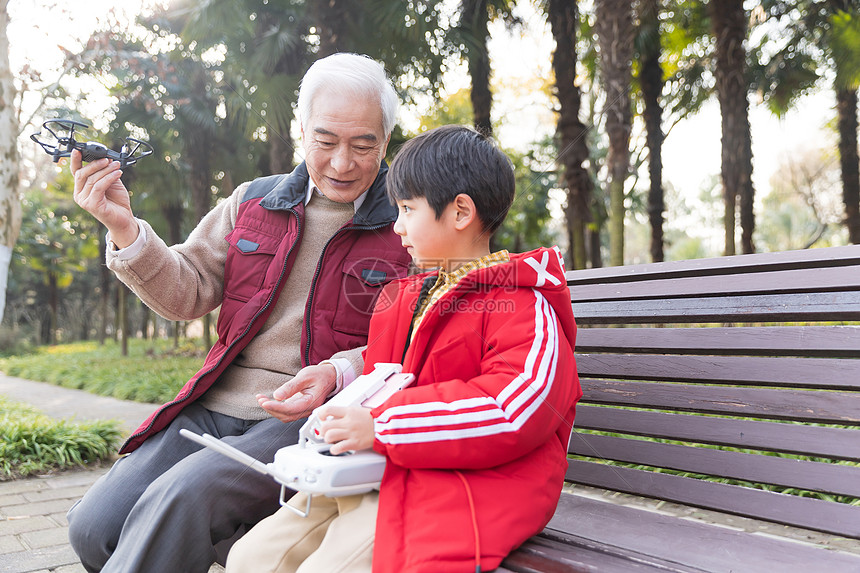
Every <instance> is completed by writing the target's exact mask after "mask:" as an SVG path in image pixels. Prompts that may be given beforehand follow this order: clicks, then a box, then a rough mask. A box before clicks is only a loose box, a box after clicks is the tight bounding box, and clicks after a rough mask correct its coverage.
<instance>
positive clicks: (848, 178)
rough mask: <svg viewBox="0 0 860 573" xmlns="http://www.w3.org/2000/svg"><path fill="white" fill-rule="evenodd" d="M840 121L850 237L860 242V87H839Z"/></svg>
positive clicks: (841, 156)
mask: <svg viewBox="0 0 860 573" xmlns="http://www.w3.org/2000/svg"><path fill="white" fill-rule="evenodd" d="M836 113H837V118H838V124H839V165H840V167H841V169H842V201H843V203H845V226H846V227H848V240H849V241H851V242H852V243H854V244H855V245H856V244H860V168H858V164H860V160H858V156H857V90H856V89H854V90H852V89H839V90H836Z"/></svg>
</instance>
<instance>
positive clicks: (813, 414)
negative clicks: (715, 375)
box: [580, 378, 860, 425]
mask: <svg viewBox="0 0 860 573" xmlns="http://www.w3.org/2000/svg"><path fill="white" fill-rule="evenodd" d="M580 384H581V385H582V391H583V398H582V401H583V403H596V404H606V405H612V406H633V407H639V408H653V409H659V410H680V411H685V412H699V413H706V414H726V415H730V416H740V417H745V418H772V419H775V420H796V421H805V422H816V423H824V424H839V425H858V424H860V400H858V399H857V396H856V394H853V393H850V392H826V391H812V390H806V391H804V390H789V389H785V388H779V389H761V388H736V387H731V386H694V385H690V384H660V383H656V382H619V381H615V380H591V379H587V378H582V379H580Z"/></svg>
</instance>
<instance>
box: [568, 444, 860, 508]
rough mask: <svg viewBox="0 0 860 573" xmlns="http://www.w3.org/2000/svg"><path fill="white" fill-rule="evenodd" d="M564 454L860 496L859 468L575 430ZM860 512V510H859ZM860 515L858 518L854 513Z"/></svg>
mask: <svg viewBox="0 0 860 573" xmlns="http://www.w3.org/2000/svg"><path fill="white" fill-rule="evenodd" d="M568 452H569V453H571V454H576V455H580V456H587V457H592V458H599V459H605V460H613V461H618V462H627V463H632V464H639V465H647V466H652V467H659V468H666V469H671V470H676V471H680V472H689V473H697V474H704V475H710V476H714V477H721V478H731V479H736V480H742V481H749V482H759V483H764V484H771V485H776V486H782V487H789V488H798V489H805V490H809V491H818V492H821V493H828V494H833V495H845V496H851V497H858V498H860V467H855V466H849V465H839V464H829V463H818V462H809V461H802V460H795V459H790V458H780V457H774V456H762V455H758V454H746V453H742V452H728V451H722V450H715V449H710V448H697V447H692V446H681V445H675V444H662V443H657V442H648V441H643V440H635V439H625V438H616V437H611V436H598V435H590V434H583V433H577V432H574V433H573V435H572V436H571V439H570V447H569V449H568ZM857 511H858V515H860V508H858V510H857ZM858 518H860V517H858Z"/></svg>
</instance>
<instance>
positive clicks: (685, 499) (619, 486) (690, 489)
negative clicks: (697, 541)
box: [567, 460, 860, 539]
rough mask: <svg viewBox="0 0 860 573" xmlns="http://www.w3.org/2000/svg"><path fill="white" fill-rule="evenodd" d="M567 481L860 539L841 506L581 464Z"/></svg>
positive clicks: (573, 465)
mask: <svg viewBox="0 0 860 573" xmlns="http://www.w3.org/2000/svg"><path fill="white" fill-rule="evenodd" d="M567 479H568V480H570V481H576V482H577V483H584V484H587V485H590V486H593V487H601V488H606V489H612V490H615V491H621V492H626V493H634V494H636V493H639V492H643V491H647V492H650V495H651V497H656V498H659V499H664V500H667V501H672V502H675V503H685V504H689V505H694V506H698V507H707V508H710V509H716V510H720V511H725V512H728V513H735V514H738V515H745V516H749V517H755V518H757V519H766V520H769V521H774V522H776V523H783V524H786V525H793V526H797V527H806V528H808V529H814V530H817V531H824V532H827V533H834V534H836V535H843V536H846V537H853V538H857V539H860V519H857V514H858V508H857V507H856V506H851V505H846V504H842V503H833V502H828V501H822V500H819V499H812V498H807V497H798V496H793V495H786V494H782V493H774V492H770V491H763V490H760V489H751V488H747V487H741V486H737V485H730V484H724V483H715V482H705V481H701V480H697V479H690V478H686V477H681V476H677V475H672V474H666V473H654V472H648V471H642V470H638V469H633V468H626V467H616V466H608V465H605V464H592V463H585V462H580V461H577V460H572V461H571V462H570V465H569V467H568V470H567Z"/></svg>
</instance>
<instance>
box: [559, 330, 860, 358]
mask: <svg viewBox="0 0 860 573" xmlns="http://www.w3.org/2000/svg"><path fill="white" fill-rule="evenodd" d="M607 349H611V350H613V351H616V352H645V353H649V352H650V353H660V352H666V353H683V354H724V355H737V354H740V355H747V356H753V355H771V356H774V355H776V356H822V357H827V356H835V357H849V358H860V326H760V327H743V328H736V327H712V328H601V327H596V328H580V329H579V330H577V333H576V350H577V352H601V351H604V350H607Z"/></svg>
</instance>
